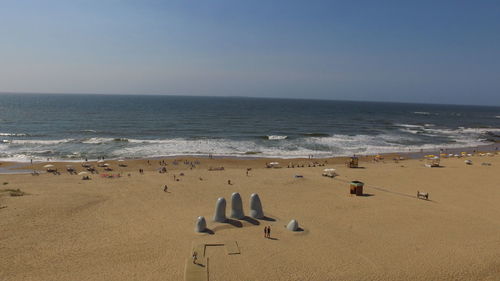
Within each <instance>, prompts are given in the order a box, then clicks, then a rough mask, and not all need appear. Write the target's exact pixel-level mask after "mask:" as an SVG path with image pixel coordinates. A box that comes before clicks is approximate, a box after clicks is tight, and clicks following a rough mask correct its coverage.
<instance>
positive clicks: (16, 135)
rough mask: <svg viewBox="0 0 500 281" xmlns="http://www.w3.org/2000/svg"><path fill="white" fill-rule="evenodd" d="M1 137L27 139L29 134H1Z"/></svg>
mask: <svg viewBox="0 0 500 281" xmlns="http://www.w3.org/2000/svg"><path fill="white" fill-rule="evenodd" d="M0 136H5V137H25V136H27V134H23V133H18V134H16V133H0Z"/></svg>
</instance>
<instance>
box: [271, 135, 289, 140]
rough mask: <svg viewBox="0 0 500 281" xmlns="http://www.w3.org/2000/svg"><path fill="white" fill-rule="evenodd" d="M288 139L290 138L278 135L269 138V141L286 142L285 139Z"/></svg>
mask: <svg viewBox="0 0 500 281" xmlns="http://www.w3.org/2000/svg"><path fill="white" fill-rule="evenodd" d="M287 138H288V136H278V135H270V136H267V139H268V140H284V139H287Z"/></svg>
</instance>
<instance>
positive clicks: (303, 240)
mask: <svg viewBox="0 0 500 281" xmlns="http://www.w3.org/2000/svg"><path fill="white" fill-rule="evenodd" d="M183 159H188V161H195V159H193V158H183ZM467 159H471V160H472V161H473V163H474V164H473V165H465V163H464V158H461V159H455V158H453V159H443V160H442V161H441V164H442V165H443V167H442V168H426V167H424V162H423V161H422V160H418V159H414V160H404V161H399V162H398V163H395V162H394V161H392V160H385V161H384V162H379V163H374V162H371V161H368V160H366V159H362V160H361V161H360V165H361V166H363V168H359V169H349V168H346V167H345V165H344V164H343V162H344V161H345V159H327V161H328V164H327V165H326V166H321V167H304V168H293V169H292V168H286V166H287V164H288V162H295V163H297V162H301V163H305V164H306V166H307V163H308V162H309V161H311V160H308V159H302V160H297V159H295V160H278V161H279V162H280V163H281V165H282V166H284V167H283V168H280V169H267V168H265V167H264V166H265V163H266V162H269V161H271V160H268V159H254V160H242V159H207V158H199V159H197V160H199V161H200V162H201V164H200V165H196V167H195V168H193V169H190V167H189V165H185V164H184V163H183V162H182V161H181V162H180V163H179V164H178V165H173V164H172V161H173V159H166V161H167V162H168V166H167V168H168V172H167V173H166V174H160V173H158V172H157V171H156V169H157V168H158V167H159V164H158V160H150V163H151V164H152V165H147V161H146V160H134V161H127V164H128V165H129V166H128V167H126V168H118V167H117V165H116V164H117V162H115V161H108V163H110V164H111V167H113V168H115V167H116V170H115V171H113V172H107V173H108V174H117V173H118V172H121V173H122V175H123V176H122V177H120V178H104V177H101V176H98V175H91V178H92V179H91V180H88V181H83V180H81V176H78V175H68V174H67V173H66V172H63V173H62V174H61V175H52V174H41V175H39V176H32V175H29V174H23V175H20V174H18V175H5V174H4V175H0V184H2V183H7V184H4V185H2V186H0V189H7V188H8V189H18V188H19V189H21V190H22V191H24V192H27V193H28V194H27V195H25V196H20V197H11V196H8V195H7V192H1V193H0V194H1V195H0V208H1V209H0V280H6V281H7V280H37V281H40V280H65V281H66V280H108V281H109V280H184V276H185V268H186V264H188V263H190V262H191V255H192V249H193V247H196V246H197V245H203V244H210V243H212V244H226V245H229V244H231V243H232V245H234V242H235V241H236V245H237V246H238V250H239V251H240V254H234V255H228V254H227V252H226V250H227V249H226V248H225V247H224V246H209V247H207V248H206V256H207V257H208V258H209V263H208V265H205V266H206V269H208V275H209V277H210V278H209V279H210V280H500V254H499V253H500V235H499V233H500V218H499V214H500V186H499V183H500V168H499V167H500V157H499V156H483V157H480V156H474V157H468V158H467ZM313 161H318V162H320V163H323V161H325V159H318V160H313ZM482 162H488V163H491V166H485V165H481V163H482ZM44 164H46V163H38V164H36V167H37V168H38V169H42V168H41V167H42V166H43V165H44ZM66 164H68V163H57V164H56V167H58V168H59V170H64V169H63V168H64V167H65V165H66ZM8 165H9V163H3V165H2V167H5V166H8ZM219 166H224V168H225V169H224V170H223V171H208V168H209V167H219ZM75 167H76V168H77V169H78V171H81V170H82V168H81V167H80V166H79V165H78V164H76V165H75ZM139 168H143V169H145V173H144V174H143V175H141V174H139V173H138V169H139ZM247 168H252V170H251V171H250V173H249V175H248V176H247V175H246V169H247ZM325 168H335V169H337V173H338V174H339V176H338V177H336V178H334V179H331V178H328V177H323V176H321V174H322V171H323V169H325ZM101 170H102V169H101ZM127 173H130V174H131V176H130V177H129V176H127ZM180 173H184V176H180ZM174 174H175V175H176V178H179V179H180V180H179V181H174V179H173V176H174ZM295 175H301V176H303V178H297V177H295ZM228 180H231V185H229V184H228ZM351 180H359V181H362V182H364V183H365V187H364V192H365V196H352V195H350V194H349V183H348V182H349V181H351ZM165 184H167V185H168V192H164V191H163V186H164V185H165ZM417 190H420V191H423V192H428V193H429V195H430V198H429V199H430V200H429V201H426V200H418V199H416V198H415V195H416V192H417ZM232 192H239V193H240V194H241V197H242V199H243V206H244V210H245V214H247V215H248V208H249V202H248V201H249V197H250V194H252V193H258V194H259V196H260V199H261V200H262V205H263V208H264V213H265V215H266V216H268V217H269V220H258V221H255V220H250V219H248V220H247V221H245V220H242V221H231V223H214V222H212V216H213V213H214V208H215V202H216V200H217V198H219V197H225V198H226V200H227V203H228V205H227V211H226V214H227V215H228V216H229V213H230V206H231V204H230V199H231V193H232ZM198 216H204V217H205V218H206V220H207V223H208V228H209V229H210V230H211V232H213V233H212V234H210V233H204V234H197V233H195V232H194V227H195V222H196V218H197V217H198ZM291 219H296V220H298V222H299V224H300V227H301V228H303V231H300V232H296V233H294V232H291V231H288V230H287V229H286V228H285V227H284V226H285V225H286V224H287V223H288V222H289V221H290V220H291ZM265 226H271V228H272V233H271V237H272V239H266V238H264V235H263V229H264V227H265ZM202 262H203V261H202ZM188 268H190V266H188ZM199 280H202V279H199Z"/></svg>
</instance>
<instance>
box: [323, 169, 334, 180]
mask: <svg viewBox="0 0 500 281" xmlns="http://www.w3.org/2000/svg"><path fill="white" fill-rule="evenodd" d="M322 175H323V176H324V177H330V178H334V177H335V176H337V173H336V172H335V169H324V170H323V174H322Z"/></svg>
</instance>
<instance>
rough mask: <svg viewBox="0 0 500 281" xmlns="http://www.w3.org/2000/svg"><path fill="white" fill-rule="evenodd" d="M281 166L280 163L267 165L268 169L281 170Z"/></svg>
mask: <svg viewBox="0 0 500 281" xmlns="http://www.w3.org/2000/svg"><path fill="white" fill-rule="evenodd" d="M279 166H280V163H279V162H270V163H269V164H267V167H268V168H279Z"/></svg>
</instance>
